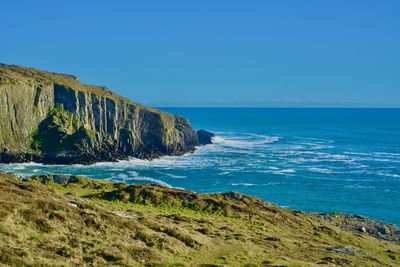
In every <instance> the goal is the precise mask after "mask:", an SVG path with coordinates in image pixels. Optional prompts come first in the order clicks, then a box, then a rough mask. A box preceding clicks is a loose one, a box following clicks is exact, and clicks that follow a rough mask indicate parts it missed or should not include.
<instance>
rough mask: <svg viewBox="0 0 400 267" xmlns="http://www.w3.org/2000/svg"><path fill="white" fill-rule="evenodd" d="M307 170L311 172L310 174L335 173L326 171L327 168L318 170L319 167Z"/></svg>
mask: <svg viewBox="0 0 400 267" xmlns="http://www.w3.org/2000/svg"><path fill="white" fill-rule="evenodd" d="M307 170H309V171H310V172H317V173H323V174H331V173H333V172H334V171H332V170H330V169H326V168H317V167H310V168H308V169H307Z"/></svg>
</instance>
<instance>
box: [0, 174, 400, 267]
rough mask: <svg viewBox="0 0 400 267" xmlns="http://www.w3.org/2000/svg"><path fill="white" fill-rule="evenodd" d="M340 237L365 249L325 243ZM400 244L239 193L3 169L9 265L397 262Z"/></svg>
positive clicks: (0, 188) (1, 202)
mask: <svg viewBox="0 0 400 267" xmlns="http://www.w3.org/2000/svg"><path fill="white" fill-rule="evenodd" d="M341 245H350V246H353V247H355V248H356V249H357V251H356V253H355V254H354V255H348V254H343V253H332V252H328V251H327V250H326V249H327V248H329V247H334V246H341ZM399 251H400V244H398V243H394V242H389V241H382V240H378V239H375V238H372V237H370V236H367V235H355V234H353V233H352V232H349V231H344V230H341V229H339V228H337V227H336V226H334V225H331V224H329V223H328V222H326V221H323V220H320V219H317V218H314V217H312V216H311V215H309V214H305V213H296V212H293V211H290V210H287V209H283V208H279V207H277V206H275V205H272V204H270V203H267V202H264V201H261V200H259V199H257V198H253V197H248V196H244V195H241V194H238V193H234V194H206V195H200V194H195V193H192V192H189V191H183V190H177V189H169V188H163V187H159V186H152V185H134V186H129V187H127V185H125V184H119V183H114V184H112V183H108V182H101V181H94V180H90V179H87V178H79V179H78V181H76V182H74V183H68V184H57V183H54V182H52V181H47V182H45V181H44V180H43V179H39V178H38V179H31V180H30V181H20V180H18V179H16V178H15V177H13V176H11V175H5V174H0V262H2V263H3V264H5V265H13V266H24V265H30V264H31V265H40V266H43V265H44V266H46V265H47V266H63V265H65V266H71V265H79V266H80V265H83V266H86V265H88V266H91V265H93V266H102V265H104V266H110V265H115V266H124V265H125V266H141V265H144V264H148V266H170V265H169V264H171V265H172V264H177V266H187V265H189V266H193V265H194V266H213V265H207V264H215V265H228V266H245V265H246V264H247V265H248V266H314V265H317V264H326V265H331V266H335V264H336V265H354V266H396V265H397V266H399V265H400V253H399ZM161 262H162V263H163V264H162V265H161V264H160V265H157V264H158V263H161ZM168 263H169V264H168ZM178 264H181V265H178ZM319 266H320V265H319Z"/></svg>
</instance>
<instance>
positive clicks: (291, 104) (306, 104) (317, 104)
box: [139, 100, 400, 108]
mask: <svg viewBox="0 0 400 267" xmlns="http://www.w3.org/2000/svg"><path fill="white" fill-rule="evenodd" d="M139 103H140V104H143V105H147V106H152V107H197V108H202V107H205V108H207V107H221V108H223V107H229V108H231V107H238V108H241V107H246V108H280V107H282V108H400V104H398V103H395V102H394V101H393V102H352V101H344V100H343V101H301V100H299V101H278V100H277V101H225V100H215V101H180V102H178V101H159V102H157V101H140V102H139Z"/></svg>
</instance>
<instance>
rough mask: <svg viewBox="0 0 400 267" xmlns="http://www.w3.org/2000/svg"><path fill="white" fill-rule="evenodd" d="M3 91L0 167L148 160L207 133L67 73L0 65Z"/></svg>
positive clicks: (187, 149)
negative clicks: (134, 159)
mask: <svg viewBox="0 0 400 267" xmlns="http://www.w3.org/2000/svg"><path fill="white" fill-rule="evenodd" d="M0 94H1V96H2V97H1V98H0V125H1V127H0V163H12V162H30V161H33V162H41V163H45V164H92V163H95V162H99V161H116V160H124V159H128V157H136V158H142V159H153V158H157V157H160V156H162V155H182V154H185V153H191V152H193V151H194V150H195V148H196V146H199V145H205V144H209V143H210V140H209V139H207V136H212V134H211V133H209V132H207V131H203V130H202V131H198V132H196V131H195V130H193V129H192V128H191V126H190V123H189V121H188V120H187V119H185V118H183V117H181V116H179V115H173V114H169V113H166V112H162V111H160V110H157V109H154V108H149V107H144V106H141V105H138V104H135V103H133V102H131V101H129V100H128V99H126V98H124V97H121V96H118V95H117V94H114V93H113V92H112V91H110V90H109V89H107V88H105V87H100V86H93V85H86V84H82V83H80V82H79V81H78V79H77V78H76V77H74V76H71V75H65V74H57V73H51V72H46V71H40V70H35V69H31V68H25V67H21V66H14V65H5V64H0ZM199 134H200V140H199Z"/></svg>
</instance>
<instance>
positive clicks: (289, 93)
mask: <svg viewBox="0 0 400 267" xmlns="http://www.w3.org/2000/svg"><path fill="white" fill-rule="evenodd" d="M0 14H1V22H0V36H1V37H0V38H1V40H0V62H2V63H6V64H18V65H24V66H30V67H35V68H40V69H45V70H50V71H54V72H64V73H70V74H74V75H77V76H78V77H79V78H80V80H81V81H83V82H85V83H92V84H98V85H105V86H107V87H109V88H111V89H112V90H114V91H116V92H117V93H119V94H121V95H123V96H126V97H128V98H130V99H132V100H134V101H136V102H141V103H148V104H151V105H158V106H165V105H184V106H190V105H222V106H224V105H238V106H240V105H264V104H265V105H280V103H282V105H308V104H309V103H310V105H314V104H316V105H318V104H322V105H336V104H337V103H339V104H338V105H340V103H344V104H345V105H356V106H357V105H373V106H398V107H400V1H396V0H393V1H390V0H382V1H379V0H374V1H368V0H359V1H356V0H335V1H333V0H331V1H321V0H315V1H312V0H309V1H307V0H304V1H298V0H292V1H289V0H287V1H286V0H279V1H278V0H274V1H272V0H271V1H245V0H242V1H233V0H230V1H228V0H227V1H216V0H213V1H205V0H201V1H184V0H182V1H164V0H163V1H161V0H160V1H151V0H146V1H145V0H143V1H71V0H69V1H40V0H38V1H19V0H9V1H2V3H1V13H0ZM271 103H272V104H271ZM277 103H278V104H277Z"/></svg>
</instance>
